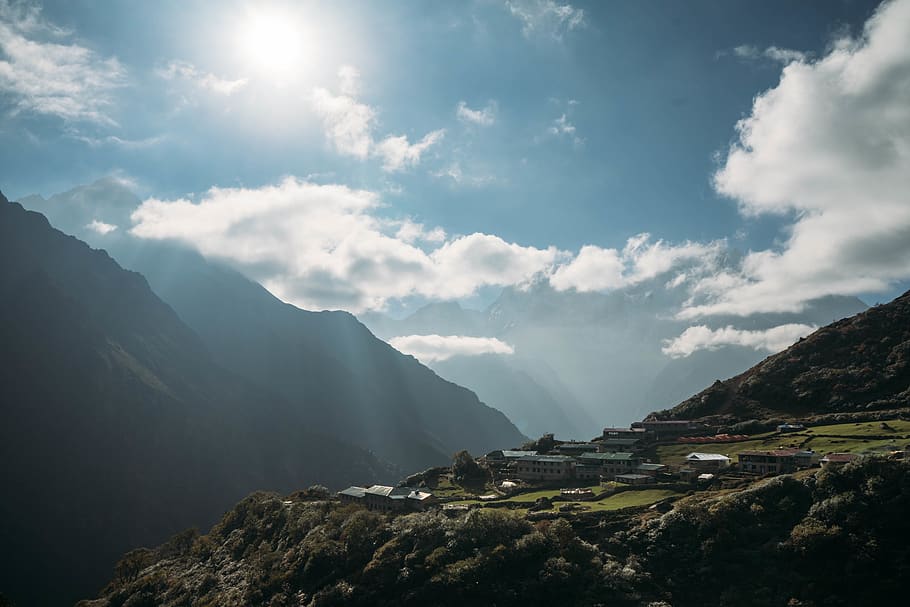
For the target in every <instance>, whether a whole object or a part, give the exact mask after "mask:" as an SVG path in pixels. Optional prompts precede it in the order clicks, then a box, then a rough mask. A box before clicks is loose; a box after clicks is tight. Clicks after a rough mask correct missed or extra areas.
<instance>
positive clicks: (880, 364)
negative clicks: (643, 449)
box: [655, 292, 910, 420]
mask: <svg viewBox="0 0 910 607" xmlns="http://www.w3.org/2000/svg"><path fill="white" fill-rule="evenodd" d="M908 404H910V292H907V293H904V294H903V295H901V296H900V297H898V298H897V299H895V300H894V301H892V302H890V303H887V304H883V305H879V306H876V307H874V308H870V309H869V310H867V311H866V312H862V313H860V314H857V315H855V316H852V317H850V318H845V319H843V320H840V321H837V322H834V323H832V324H830V325H828V326H826V327H823V328H821V329H819V330H818V331H816V332H815V333H813V334H811V335H809V336H808V337H806V338H805V339H801V340H800V341H799V342H798V343H796V344H794V345H793V346H791V347H790V348H787V349H786V350H784V351H783V352H780V353H779V354H775V355H774V356H770V357H768V358H766V359H765V360H764V361H762V362H761V363H759V364H757V365H755V366H754V367H752V368H751V369H749V370H748V371H746V372H745V373H742V374H740V375H737V376H736V377H733V378H731V379H728V380H726V381H717V382H715V383H714V384H713V385H712V386H710V387H709V388H707V389H706V390H703V391H702V392H700V393H698V394H696V395H695V396H693V397H691V398H689V399H687V400H685V401H683V402H682V403H680V404H679V405H677V406H676V407H674V408H673V409H670V410H669V411H663V412H660V413H657V414H655V415H656V416H657V417H659V418H667V419H672V418H698V417H706V416H723V417H725V418H728V419H730V420H743V419H756V418H766V417H797V418H798V417H806V416H811V415H821V414H828V413H847V412H856V411H878V410H886V409H897V408H902V407H907V406H908Z"/></svg>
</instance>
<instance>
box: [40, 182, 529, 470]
mask: <svg viewBox="0 0 910 607" xmlns="http://www.w3.org/2000/svg"><path fill="white" fill-rule="evenodd" d="M24 202H27V204H28V205H31V206H33V207H35V208H36V209H38V210H40V211H42V212H44V213H46V214H47V215H48V217H50V218H51V221H53V222H55V224H57V225H59V226H60V227H62V228H63V229H64V230H67V231H72V232H73V233H75V234H77V235H79V236H80V237H82V238H84V239H86V240H87V241H88V242H90V243H93V244H94V245H95V246H99V247H104V248H105V249H106V250H108V251H109V252H110V253H111V254H112V255H113V256H114V257H115V258H116V259H117V260H118V261H119V262H120V263H121V264H123V266H124V267H128V268H130V269H133V270H136V271H138V272H141V273H142V274H143V275H144V276H145V277H146V278H147V279H148V281H149V283H150V285H151V287H152V289H153V290H154V291H155V293H156V294H157V295H158V296H159V297H161V298H162V299H163V300H164V301H166V302H167V303H168V304H169V305H170V306H171V307H173V308H174V310H175V311H176V312H177V314H178V315H179V316H180V318H181V319H182V320H183V321H184V322H186V323H187V324H188V325H189V326H190V327H192V329H193V330H194V331H195V332H196V333H198V334H199V336H200V337H201V338H202V341H203V342H204V344H205V346H206V347H207V348H208V350H209V351H210V352H211V353H212V356H213V357H214V359H215V361H216V362H217V363H218V364H220V365H221V366H223V367H225V368H227V369H229V370H230V371H232V372H234V373H236V374H238V375H240V376H242V377H244V378H246V379H248V380H250V381H253V382H255V383H257V384H260V385H264V386H268V387H269V388H270V389H272V390H274V391H275V392H277V393H279V394H280V395H281V396H283V397H284V398H285V399H286V400H288V401H289V402H291V403H293V404H294V405H295V406H296V407H298V408H299V409H300V410H301V411H302V412H304V413H305V414H306V415H307V418H308V419H310V420H311V422H312V424H313V427H314V428H318V429H319V430H320V431H324V432H327V433H330V434H332V435H335V436H339V437H341V438H343V439H344V440H346V441H350V442H354V443H355V444H358V445H362V446H364V447H365V448H368V449H370V450H372V451H373V452H374V453H377V454H378V455H379V456H380V457H382V458H383V459H385V460H388V461H391V462H393V463H395V464H397V465H399V466H400V467H401V468H402V469H403V471H404V472H411V471H417V470H421V469H425V468H427V467H430V466H434V465H440V464H447V463H449V462H450V461H451V456H452V454H453V453H455V452H457V451H460V450H462V449H468V450H469V451H471V452H473V453H485V452H487V451H489V450H491V449H495V448H501V447H502V446H503V445H506V446H511V445H517V444H520V443H522V442H523V441H524V440H526V438H525V437H524V436H523V435H522V434H521V433H520V432H519V431H518V430H517V429H516V428H515V426H514V425H512V423H511V422H509V420H508V419H507V418H506V417H505V416H504V415H503V414H502V413H500V412H499V411H497V410H495V409H492V408H490V407H488V406H486V405H484V404H483V403H481V402H480V401H478V399H477V397H476V396H475V395H474V394H473V393H471V392H470V391H469V390H466V389H464V388H462V387H460V386H456V385H454V384H452V383H450V382H448V381H445V380H443V379H441V378H439V377H438V376H437V375H436V374H435V373H433V372H432V371H431V370H429V369H427V368H426V367H424V366H423V365H421V364H420V363H418V362H417V361H416V360H415V359H413V358H412V357H409V356H404V355H402V354H401V353H399V352H398V351H397V350H395V349H394V348H392V347H391V346H389V345H388V344H386V343H385V342H383V341H381V340H379V339H377V338H376V337H374V336H373V335H372V334H371V333H370V332H369V330H367V329H366V327H364V326H363V325H362V324H360V322H358V321H357V320H356V319H355V318H354V317H353V316H351V315H350V314H347V313H345V312H308V311H305V310H301V309H299V308H297V307H295V306H292V305H288V304H285V303H283V302H281V301H280V300H278V299H277V298H276V297H274V296H273V295H272V294H271V293H269V292H268V291H267V290H265V289H264V288H263V287H262V286H260V285H258V284H256V283H255V282H252V281H250V280H248V279H247V278H245V277H244V276H242V275H241V274H239V273H238V272H236V271H234V270H232V269H230V268H227V267H225V266H222V265H219V264H217V263H215V262H211V261H208V260H205V259H203V258H202V257H201V256H199V255H198V254H196V253H193V252H190V251H188V250H185V249H182V248H180V247H179V246H178V245H175V244H172V243H162V242H151V241H143V240H140V239H137V238H134V237H132V236H131V235H129V234H128V233H126V232H125V231H124V230H125V228H126V227H127V226H128V225H129V213H130V211H131V210H132V209H134V208H135V207H136V206H138V205H139V203H140V201H139V199H138V198H136V196H135V195H134V194H133V193H132V192H130V191H129V190H128V189H126V188H125V187H123V186H122V185H120V184H117V183H116V182H113V181H112V180H101V181H99V182H97V183H95V184H92V185H90V186H84V187H79V188H76V189H74V190H72V191H70V192H65V193H63V194H58V195H56V196H53V197H51V198H50V199H48V200H44V199H43V198H39V197H30V198H28V199H27V200H26V201H24ZM95 218H100V219H101V220H104V221H109V222H111V223H113V224H117V225H120V226H121V229H118V230H116V231H114V232H111V233H108V234H104V235H99V234H97V233H95V232H92V231H91V230H89V229H86V224H88V223H89V222H90V221H91V220H92V219H95Z"/></svg>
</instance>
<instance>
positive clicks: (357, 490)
mask: <svg viewBox="0 0 910 607" xmlns="http://www.w3.org/2000/svg"><path fill="white" fill-rule="evenodd" d="M366 491H367V490H366V489H365V488H363V487H348V488H347V489H344V490H342V491H339V492H338V494H339V495H350V496H351V497H363V496H364V495H365V494H366Z"/></svg>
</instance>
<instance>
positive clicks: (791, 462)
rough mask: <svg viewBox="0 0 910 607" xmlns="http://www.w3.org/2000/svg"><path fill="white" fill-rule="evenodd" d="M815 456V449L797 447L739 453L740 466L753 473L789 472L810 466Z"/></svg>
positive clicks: (744, 470) (741, 468)
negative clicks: (808, 449)
mask: <svg viewBox="0 0 910 607" xmlns="http://www.w3.org/2000/svg"><path fill="white" fill-rule="evenodd" d="M815 457H816V455H815V452H814V451H807V450H805V449H795V448H794V449H774V450H771V451H743V452H742V453H740V454H739V467H740V470H742V471H743V472H751V473H753V474H787V473H788V472H795V471H796V470H798V469H800V468H808V467H810V466H811V465H812V464H813V463H814V461H815Z"/></svg>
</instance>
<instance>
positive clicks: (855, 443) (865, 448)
mask: <svg viewBox="0 0 910 607" xmlns="http://www.w3.org/2000/svg"><path fill="white" fill-rule="evenodd" d="M908 442H910V441H908V440H907V439H899V438H892V439H887V440H869V439H864V438H828V437H824V436H817V437H815V438H813V439H812V440H810V441H809V442H808V443H806V448H807V449H813V450H815V452H816V453H819V454H821V455H825V454H827V453H832V452H839V453H866V452H875V451H886V452H887V451H893V450H896V449H902V448H903V447H904V446H905V445H906V444H907V443H908Z"/></svg>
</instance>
